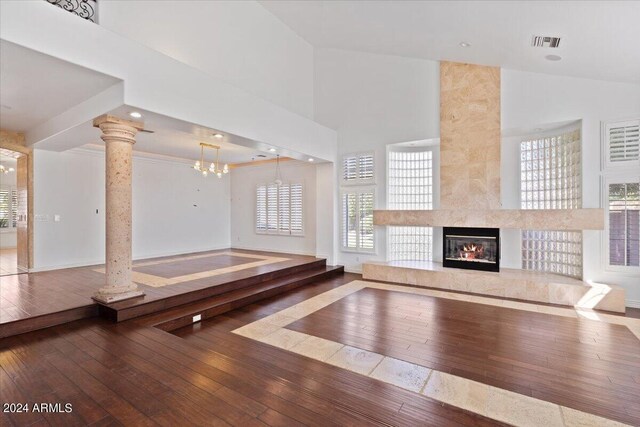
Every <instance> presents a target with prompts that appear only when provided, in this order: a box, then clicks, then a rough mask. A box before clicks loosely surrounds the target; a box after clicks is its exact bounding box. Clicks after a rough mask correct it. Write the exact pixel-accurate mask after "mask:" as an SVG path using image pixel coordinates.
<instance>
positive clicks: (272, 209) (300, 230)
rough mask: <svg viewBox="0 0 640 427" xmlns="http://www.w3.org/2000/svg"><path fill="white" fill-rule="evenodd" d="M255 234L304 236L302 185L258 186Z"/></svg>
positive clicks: (272, 184)
mask: <svg viewBox="0 0 640 427" xmlns="http://www.w3.org/2000/svg"><path fill="white" fill-rule="evenodd" d="M256 233H259V234H282V235H291V236H301V235H303V234H304V223H303V187H302V184H294V183H290V184H286V183H285V184H281V185H277V184H275V183H269V184H258V186H257V187H256Z"/></svg>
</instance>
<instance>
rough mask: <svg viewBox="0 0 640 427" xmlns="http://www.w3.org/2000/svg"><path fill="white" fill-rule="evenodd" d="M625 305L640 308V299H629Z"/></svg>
mask: <svg viewBox="0 0 640 427" xmlns="http://www.w3.org/2000/svg"><path fill="white" fill-rule="evenodd" d="M625 305H626V306H627V307H631V308H640V300H637V299H628V300H626V301H625Z"/></svg>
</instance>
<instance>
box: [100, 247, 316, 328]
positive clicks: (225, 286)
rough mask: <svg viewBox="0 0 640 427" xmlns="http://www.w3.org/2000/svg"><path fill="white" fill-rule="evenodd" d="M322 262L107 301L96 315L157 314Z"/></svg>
mask: <svg viewBox="0 0 640 427" xmlns="http://www.w3.org/2000/svg"><path fill="white" fill-rule="evenodd" d="M326 263H327V260H326V259H323V258H319V259H317V260H314V261H311V262H307V263H304V264H298V265H294V266H291V267H287V268H282V269H279V270H273V271H267V272H265V273H262V274H256V275H253V276H250V277H245V278H241V279H236V280H232V281H230V282H227V283H222V284H217V285H213V286H211V287H208V288H202V289H197V290H194V291H191V292H185V293H182V294H177V295H173V296H169V297H166V298H162V299H158V300H153V301H149V302H143V303H135V305H132V304H134V303H132V302H131V301H122V302H119V303H115V304H110V305H108V306H103V305H101V306H100V315H101V316H102V317H106V318H108V319H111V320H113V321H116V322H122V321H124V320H129V319H134V318H136V317H140V316H144V315H147V314H151V313H157V312H159V311H162V310H167V309H170V308H173V307H178V306H181V305H184V304H188V303H191V302H195V301H200V300H202V299H204V298H208V297H213V296H216V295H221V294H224V293H227V292H233V291H236V290H239V289H243V288H247V287H252V286H255V285H257V284H261V283H265V282H268V281H272V280H276V279H278V278H282V277H289V276H290V275H293V274H297V273H300V272H304V271H308V270H311V269H316V268H324V267H325V266H326Z"/></svg>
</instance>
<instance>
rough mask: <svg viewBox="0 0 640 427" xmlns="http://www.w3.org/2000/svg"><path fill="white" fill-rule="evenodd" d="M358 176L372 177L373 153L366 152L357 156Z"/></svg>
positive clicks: (363, 177) (361, 177)
mask: <svg viewBox="0 0 640 427" xmlns="http://www.w3.org/2000/svg"><path fill="white" fill-rule="evenodd" d="M358 178H359V179H360V180H372V179H373V155H372V154H367V155H364V156H360V157H358Z"/></svg>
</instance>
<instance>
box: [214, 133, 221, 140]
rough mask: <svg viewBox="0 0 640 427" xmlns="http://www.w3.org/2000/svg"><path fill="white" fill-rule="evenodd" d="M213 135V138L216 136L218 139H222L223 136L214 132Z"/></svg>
mask: <svg viewBox="0 0 640 427" xmlns="http://www.w3.org/2000/svg"><path fill="white" fill-rule="evenodd" d="M213 137H214V138H218V139H222V138H223V135H222V134H221V133H214V134H213Z"/></svg>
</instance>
